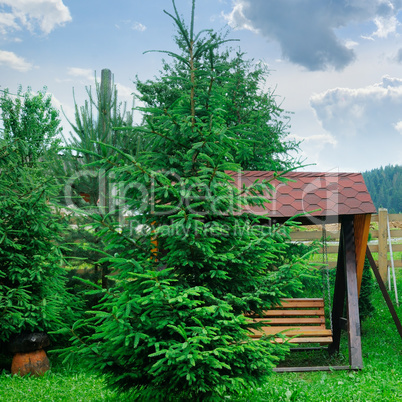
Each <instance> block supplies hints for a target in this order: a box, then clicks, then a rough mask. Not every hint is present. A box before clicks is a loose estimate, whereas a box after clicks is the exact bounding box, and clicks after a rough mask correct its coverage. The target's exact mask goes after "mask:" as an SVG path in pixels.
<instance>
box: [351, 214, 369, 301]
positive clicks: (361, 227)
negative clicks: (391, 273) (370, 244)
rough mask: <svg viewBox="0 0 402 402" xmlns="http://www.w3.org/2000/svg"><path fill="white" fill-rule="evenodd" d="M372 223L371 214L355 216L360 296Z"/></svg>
mask: <svg viewBox="0 0 402 402" xmlns="http://www.w3.org/2000/svg"><path fill="white" fill-rule="evenodd" d="M370 222H371V214H363V215H355V216H354V219H353V227H354V232H355V249H356V269H357V293H358V295H360V287H361V283H362V278H363V268H364V260H365V259H366V248H367V241H368V237H369V232H370Z"/></svg>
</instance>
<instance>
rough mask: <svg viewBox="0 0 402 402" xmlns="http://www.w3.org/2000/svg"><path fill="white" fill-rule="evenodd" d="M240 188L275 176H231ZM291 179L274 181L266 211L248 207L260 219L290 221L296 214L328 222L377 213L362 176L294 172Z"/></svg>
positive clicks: (258, 173) (252, 173) (261, 173)
mask: <svg viewBox="0 0 402 402" xmlns="http://www.w3.org/2000/svg"><path fill="white" fill-rule="evenodd" d="M229 174H230V175H231V176H232V177H233V179H234V181H235V185H236V187H238V188H240V187H242V186H243V184H245V185H246V186H249V185H251V184H252V183H254V182H255V180H257V179H258V180H259V181H261V180H263V179H266V180H271V179H272V178H273V175H274V173H273V172H264V171H244V172H241V173H237V172H229ZM284 177H286V178H287V179H290V181H288V182H287V183H283V182H281V181H279V180H277V179H274V180H273V181H272V182H271V184H273V186H274V187H275V191H273V192H272V194H270V195H269V194H267V199H268V200H270V202H267V203H266V204H265V207H266V209H263V208H262V207H254V206H253V207H246V209H247V210H249V211H250V212H253V213H255V214H258V215H266V214H268V216H269V217H271V218H282V219H283V218H290V217H292V216H294V215H295V214H299V213H308V214H307V217H309V218H310V219H311V218H313V217H317V218H320V217H321V218H325V217H337V216H340V215H357V214H372V213H376V209H375V207H374V204H373V201H372V199H371V197H370V194H369V192H368V190H367V187H366V184H365V183H364V180H363V176H362V175H361V173H319V172H290V173H286V174H285V175H284Z"/></svg>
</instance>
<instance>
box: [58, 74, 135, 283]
mask: <svg viewBox="0 0 402 402" xmlns="http://www.w3.org/2000/svg"><path fill="white" fill-rule="evenodd" d="M86 92H87V96H88V99H87V100H86V101H85V103H84V105H83V106H78V105H77V103H76V102H75V121H74V122H70V125H71V128H72V130H73V132H72V133H70V136H69V137H66V136H65V137H64V142H65V144H66V147H65V148H64V149H63V151H62V153H61V155H60V157H59V160H58V163H55V164H54V166H55V167H56V169H55V170H56V172H55V173H56V175H57V176H58V177H59V179H60V181H61V183H63V185H64V191H63V197H62V199H63V201H64V203H65V204H67V205H69V206H72V205H75V206H76V207H78V211H76V212H78V213H75V215H74V222H75V223H78V225H77V226H78V227H74V228H70V230H69V231H68V233H67V235H66V236H65V241H66V242H67V243H68V244H69V245H70V246H69V250H68V251H66V257H68V261H69V262H70V263H71V265H73V266H74V265H75V266H79V265H81V264H82V263H83V262H86V263H87V264H90V265H93V266H94V271H95V272H94V273H93V274H92V273H90V272H88V273H87V274H86V275H85V276H86V277H88V278H91V279H92V280H93V281H95V282H96V281H97V280H98V279H99V276H101V278H102V283H103V286H104V287H105V288H107V287H108V281H107V278H106V275H107V273H108V264H107V263H103V264H99V259H100V258H101V256H102V254H101V253H100V252H97V251H96V250H97V249H103V247H104V246H103V245H102V241H101V239H100V238H99V237H96V236H95V235H94V233H92V232H91V231H88V224H89V223H90V222H91V217H90V215H91V213H92V212H93V210H94V209H95V210H96V211H97V212H98V213H99V214H101V215H103V216H107V215H108V214H110V213H113V212H115V211H116V209H115V206H114V202H115V199H114V198H113V197H111V193H112V191H113V186H114V184H113V179H112V176H113V175H111V174H110V168H111V165H110V164H108V163H105V164H103V165H102V166H97V167H94V166H93V162H94V161H95V162H97V161H98V160H99V159H100V158H107V157H109V156H110V155H112V154H113V152H114V151H113V150H112V149H111V148H108V147H107V145H112V146H115V147H118V148H119V149H121V150H123V151H126V152H127V151H129V150H130V152H132V150H133V148H136V147H137V146H138V144H137V141H136V140H135V139H134V138H133V136H130V132H129V131H122V130H118V129H116V128H117V127H122V128H125V129H127V128H129V127H132V125H133V113H132V110H128V108H127V104H126V103H122V102H119V98H118V91H117V87H116V85H115V84H114V80H113V76H112V73H111V71H110V70H109V69H103V70H102V71H101V80H100V82H98V81H97V80H96V77H95V91H94V92H93V91H92V88H91V87H87V88H86ZM105 144H107V145H105ZM75 273H76V272H75V270H74V271H71V276H73V275H74V274H75ZM72 283H74V286H75V288H77V289H78V288H79V286H78V285H77V283H76V282H74V281H73V282H72Z"/></svg>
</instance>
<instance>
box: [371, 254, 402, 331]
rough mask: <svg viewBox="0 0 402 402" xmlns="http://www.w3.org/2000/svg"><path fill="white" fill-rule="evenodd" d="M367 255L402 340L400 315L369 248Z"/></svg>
mask: <svg viewBox="0 0 402 402" xmlns="http://www.w3.org/2000/svg"><path fill="white" fill-rule="evenodd" d="M366 255H367V258H368V260H369V262H370V266H371V269H372V270H373V272H374V275H375V277H376V279H377V282H378V285H379V286H380V289H381V292H382V295H383V297H384V299H385V302H386V303H387V306H388V309H389V312H390V313H391V315H392V318H393V319H394V323H395V325H396V328H397V330H398V332H399V336H400V337H401V339H402V325H401V321H400V320H399V317H398V314H397V313H396V311H395V307H394V305H393V304H392V301H391V298H390V297H389V294H388V292H387V288H386V287H385V284H384V281H383V280H382V278H381V275H380V272H379V270H378V268H377V265H375V261H374V258H373V256H372V255H371V251H370V249H369V248H368V247H367V251H366Z"/></svg>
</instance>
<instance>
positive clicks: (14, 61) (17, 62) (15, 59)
mask: <svg viewBox="0 0 402 402" xmlns="http://www.w3.org/2000/svg"><path fill="white" fill-rule="evenodd" d="M1 65H2V66H6V67H9V68H11V69H13V70H17V71H21V72H23V73H25V72H27V71H29V70H32V68H33V67H34V66H33V64H31V63H29V62H27V61H26V60H25V59H23V58H22V57H19V56H17V55H16V54H15V53H13V52H8V51H6V50H0V66H1Z"/></svg>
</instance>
